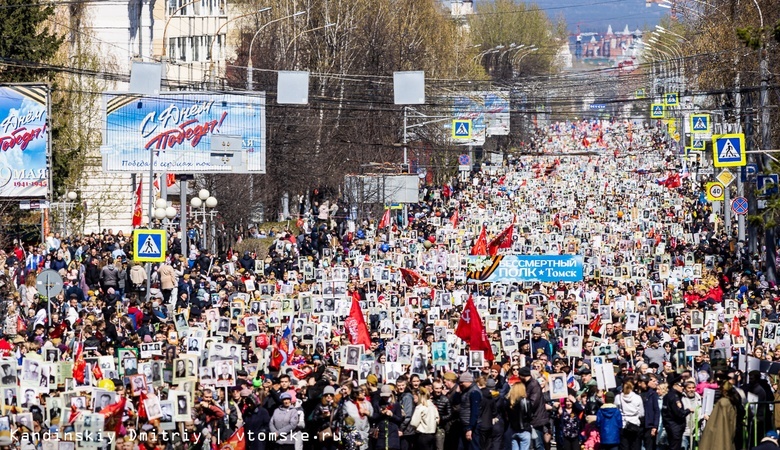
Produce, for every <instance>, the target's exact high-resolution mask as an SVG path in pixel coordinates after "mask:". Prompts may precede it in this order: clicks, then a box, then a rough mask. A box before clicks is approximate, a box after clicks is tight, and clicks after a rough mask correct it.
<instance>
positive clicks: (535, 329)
mask: <svg viewBox="0 0 780 450" xmlns="http://www.w3.org/2000/svg"><path fill="white" fill-rule="evenodd" d="M531 333H533V334H536V333H539V334H542V327H538V326H537V327H534V329H533V330H531Z"/></svg>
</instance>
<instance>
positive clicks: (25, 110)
mask: <svg viewBox="0 0 780 450" xmlns="http://www.w3.org/2000/svg"><path fill="white" fill-rule="evenodd" d="M48 114H49V88H48V86H46V85H43V84H41V85H32V84H30V85H14V86H0V149H1V150H2V151H0V197H2V198H20V197H46V196H47V195H48V193H49V165H48V163H47V161H48V156H49V149H50V147H49V137H50V136H49V126H48V120H49V117H48Z"/></svg>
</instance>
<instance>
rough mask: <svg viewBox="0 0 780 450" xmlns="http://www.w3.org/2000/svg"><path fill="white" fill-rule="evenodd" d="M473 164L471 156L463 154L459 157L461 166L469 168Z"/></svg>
mask: <svg viewBox="0 0 780 450" xmlns="http://www.w3.org/2000/svg"><path fill="white" fill-rule="evenodd" d="M470 163H471V158H469V155H466V154H463V155H460V156H458V164H460V165H461V166H468V165H469V164H470Z"/></svg>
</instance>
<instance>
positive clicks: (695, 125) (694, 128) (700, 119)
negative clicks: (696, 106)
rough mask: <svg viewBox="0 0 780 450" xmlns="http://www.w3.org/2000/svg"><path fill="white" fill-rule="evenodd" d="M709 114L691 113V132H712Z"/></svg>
mask: <svg viewBox="0 0 780 450" xmlns="http://www.w3.org/2000/svg"><path fill="white" fill-rule="evenodd" d="M710 125H711V122H710V115H709V114H691V132H692V133H702V134H707V133H709V132H710Z"/></svg>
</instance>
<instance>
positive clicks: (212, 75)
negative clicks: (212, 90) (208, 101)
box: [209, 6, 271, 85]
mask: <svg viewBox="0 0 780 450" xmlns="http://www.w3.org/2000/svg"><path fill="white" fill-rule="evenodd" d="M270 9H271V7H270V6H268V7H265V8H262V9H258V10H257V11H255V12H251V13H247V14H241V15H240V16H236V17H234V18H232V19H230V20H227V21H225V23H223V24H222V25H220V26H219V28H217V31H216V32H214V39H212V40H211V46H210V47H209V59H210V60H211V64H210V70H209V72H210V73H211V81H212V83H214V84H215V85H216V78H217V77H216V74H215V73H214V44H215V43H216V42H217V37H219V32H220V31H222V29H223V28H225V27H226V26H227V24H229V23H230V22H234V21H236V20H238V19H243V18H244V17H249V16H254V15H256V14H260V13H262V12H265V11H268V10H270ZM225 39H226V40H227V36H226V37H225Z"/></svg>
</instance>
